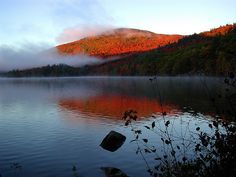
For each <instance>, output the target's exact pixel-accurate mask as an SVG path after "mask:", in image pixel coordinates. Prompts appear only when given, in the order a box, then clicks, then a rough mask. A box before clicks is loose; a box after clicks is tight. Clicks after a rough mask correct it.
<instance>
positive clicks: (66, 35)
mask: <svg viewBox="0 0 236 177" xmlns="http://www.w3.org/2000/svg"><path fill="white" fill-rule="evenodd" d="M111 29H113V27H111V26H101V25H96V26H81V27H79V26H77V27H71V28H66V29H64V31H63V32H62V33H61V34H60V35H59V36H58V37H57V38H56V41H57V42H58V43H68V42H72V41H76V40H79V39H82V38H84V37H88V36H95V35H97V34H101V33H103V32H105V31H108V30H111Z"/></svg>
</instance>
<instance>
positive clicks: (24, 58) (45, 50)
mask: <svg viewBox="0 0 236 177" xmlns="http://www.w3.org/2000/svg"><path fill="white" fill-rule="evenodd" d="M102 62H103V60H101V59H97V58H95V57H89V56H84V55H75V56H64V55H60V54H58V52H57V50H56V48H54V47H49V46H47V47H45V46H38V45H32V44H31V45H25V46H24V47H22V48H20V49H19V48H18V49H16V48H13V47H11V46H1V47H0V71H9V70H13V69H28V68H34V67H40V66H45V65H53V64H67V65H70V66H76V67H78V66H83V65H90V64H98V63H102Z"/></svg>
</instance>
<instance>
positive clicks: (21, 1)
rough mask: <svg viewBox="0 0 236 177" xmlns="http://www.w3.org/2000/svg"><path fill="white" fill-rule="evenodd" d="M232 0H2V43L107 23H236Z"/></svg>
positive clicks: (193, 26) (165, 26) (161, 26)
mask: <svg viewBox="0 0 236 177" xmlns="http://www.w3.org/2000/svg"><path fill="white" fill-rule="evenodd" d="M235 9H236V1H235V0H0V46H1V45H15V46H21V45H25V44H27V43H37V44H47V45H56V44H59V43H63V42H67V41H71V40H75V39H76V38H80V37H84V36H86V35H88V34H93V33H96V32H99V31H103V30H105V29H108V28H111V27H132V28H139V29H145V30H150V31H153V32H156V33H168V34H171V33H178V34H192V33H194V32H200V31H204V30H209V29H210V28H214V27H218V26H220V25H224V24H226V23H233V22H236V12H235Z"/></svg>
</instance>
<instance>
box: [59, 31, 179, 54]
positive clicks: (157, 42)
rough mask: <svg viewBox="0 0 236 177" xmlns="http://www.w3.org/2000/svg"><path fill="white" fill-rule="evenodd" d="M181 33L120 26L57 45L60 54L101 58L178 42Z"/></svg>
mask: <svg viewBox="0 0 236 177" xmlns="http://www.w3.org/2000/svg"><path fill="white" fill-rule="evenodd" d="M182 37H183V36H181V35H163V34H155V33H152V32H149V31H143V30H137V29H129V28H119V29H115V30H112V31H108V32H105V33H103V34H100V35H97V36H93V37H87V38H84V39H81V40H78V41H75V42H71V43H67V44H63V45H59V46H57V49H58V51H59V53H60V54H64V55H76V54H85V55H89V56H96V57H101V58H108V57H113V56H121V55H124V54H130V53H137V52H143V51H149V50H152V49H155V48H158V47H161V46H165V45H167V44H170V43H173V42H177V41H178V40H179V39H181V38H182Z"/></svg>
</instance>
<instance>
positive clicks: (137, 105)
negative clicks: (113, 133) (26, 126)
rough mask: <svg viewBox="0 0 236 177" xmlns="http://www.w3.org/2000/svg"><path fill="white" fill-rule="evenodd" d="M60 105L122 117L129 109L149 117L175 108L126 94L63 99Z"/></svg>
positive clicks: (82, 111)
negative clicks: (85, 98) (87, 98)
mask: <svg viewBox="0 0 236 177" xmlns="http://www.w3.org/2000/svg"><path fill="white" fill-rule="evenodd" d="M59 105H60V106H61V107H62V108H63V109H66V110H69V111H74V112H79V113H82V114H90V115H91V114H94V115H99V116H106V117H111V118H114V119H121V118H122V116H123V113H124V112H125V111H127V110H130V109H133V110H137V112H138V116H139V117H148V116H151V115H152V114H153V113H157V112H158V113H160V112H162V108H163V110H164V111H165V112H167V113H171V112H172V110H173V109H174V108H175V107H174V106H171V105H163V107H161V105H160V104H159V103H158V102H157V101H156V100H153V99H152V100H151V99H148V98H139V97H131V96H124V95H110V96H107V95H100V96H96V97H92V98H90V99H89V100H83V99H63V100H60V101H59Z"/></svg>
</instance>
